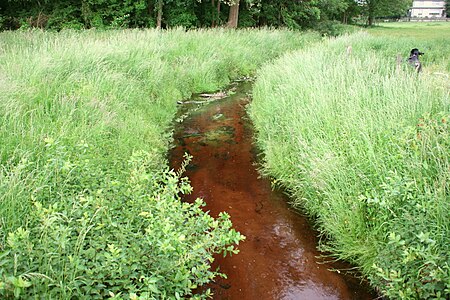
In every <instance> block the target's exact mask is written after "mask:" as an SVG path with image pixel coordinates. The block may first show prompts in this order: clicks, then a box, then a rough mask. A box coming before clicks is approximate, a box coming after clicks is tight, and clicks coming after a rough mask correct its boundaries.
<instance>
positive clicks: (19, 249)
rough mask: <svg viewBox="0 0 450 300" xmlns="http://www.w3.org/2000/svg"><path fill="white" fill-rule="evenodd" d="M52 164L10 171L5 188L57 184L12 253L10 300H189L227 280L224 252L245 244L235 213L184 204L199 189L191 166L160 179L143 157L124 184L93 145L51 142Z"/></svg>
mask: <svg viewBox="0 0 450 300" xmlns="http://www.w3.org/2000/svg"><path fill="white" fill-rule="evenodd" d="M74 153H76V155H75V156H74V155H73V154H74ZM43 158H44V159H45V160H46V161H51V162H52V163H51V164H43V165H40V164H39V163H38V162H33V161H22V162H20V163H19V165H17V166H15V170H14V171H10V172H2V179H3V180H4V181H5V180H6V181H7V180H14V177H17V176H21V174H18V173H22V175H23V176H26V173H28V172H33V170H36V169H39V170H40V171H39V173H40V176H46V177H47V178H48V179H49V185H48V186H45V187H42V188H40V189H36V190H35V191H33V193H32V194H31V198H32V201H33V205H34V208H33V210H32V211H31V212H30V214H29V216H28V217H27V221H26V224H24V226H23V227H19V228H17V229H16V230H14V231H13V232H9V233H8V235H7V237H6V243H5V245H3V246H2V250H1V254H0V257H1V260H0V264H1V271H0V295H2V297H3V298H5V297H6V298H8V297H13V296H14V297H16V298H21V299H29V298H32V297H33V295H46V296H45V297H47V298H49V299H50V298H51V299H72V298H73V297H77V298H80V297H81V298H83V299H104V298H110V297H112V298H114V299H122V298H124V299H130V298H131V299H133V297H134V295H136V297H138V298H139V299H164V298H171V297H175V298H178V299H180V298H182V297H184V296H186V295H191V293H192V290H193V289H195V288H196V287H198V286H200V285H202V284H204V283H206V282H208V281H209V280H212V279H213V278H214V277H215V276H216V275H218V274H219V273H218V272H216V271H214V270H211V269H210V263H211V262H212V261H213V260H214V258H213V255H214V254H215V253H223V254H224V255H226V254H231V253H236V252H237V250H236V249H235V247H234V246H233V244H235V243H239V241H241V240H242V239H243V237H242V235H240V234H239V233H238V232H236V231H235V230H234V229H232V228H231V221H230V220H229V216H228V215H227V214H226V213H222V214H221V215H220V216H219V218H218V219H214V218H212V217H211V216H210V215H209V214H208V213H206V212H204V211H202V209H201V207H202V206H203V205H204V202H203V201H202V200H201V199H197V200H196V201H195V202H194V203H186V202H182V201H181V200H180V196H181V195H183V194H186V193H189V192H190V191H191V190H192V188H191V187H190V185H189V183H188V181H187V178H181V172H182V171H183V169H182V170H180V171H179V172H178V173H177V172H174V171H169V170H166V171H161V172H155V171H154V170H153V169H152V168H149V164H150V163H151V159H152V155H151V153H147V152H144V151H138V152H135V153H133V155H132V156H131V157H130V158H129V160H128V162H127V167H126V168H124V170H122V174H120V175H119V177H115V176H118V174H108V172H107V171H102V170H99V169H98V168H97V166H95V165H94V166H93V165H91V163H90V162H89V161H90V159H91V153H90V151H89V146H88V145H86V144H84V143H83V144H81V145H77V147H76V149H70V148H67V147H66V146H63V145H60V144H59V143H57V142H55V141H52V140H47V144H46V150H45V154H44V157H43ZM188 162H189V160H187V161H186V162H185V164H187V163H188ZM184 166H185V165H184ZM184 166H183V168H184ZM86 179H88V180H89V181H90V184H85V183H84V181H85V180H86Z"/></svg>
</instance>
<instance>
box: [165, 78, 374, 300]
mask: <svg viewBox="0 0 450 300" xmlns="http://www.w3.org/2000/svg"><path fill="white" fill-rule="evenodd" d="M250 87H251V86H250V83H241V84H239V85H238V86H237V88H236V93H235V94H234V95H233V96H231V97H228V98H225V99H221V100H217V101H214V102H211V103H209V104H207V105H205V106H203V107H201V108H198V107H197V106H196V104H192V105H191V107H190V109H191V113H190V114H189V116H188V117H187V118H186V119H184V121H183V122H181V123H180V124H179V126H178V128H176V130H175V133H174V138H175V143H176V148H175V149H173V151H172V153H171V164H172V167H174V168H178V167H179V166H180V162H181V160H182V157H183V154H184V152H188V153H190V154H191V155H193V157H194V158H193V161H192V162H191V164H190V167H189V168H188V171H187V172H186V175H187V176H188V177H189V178H190V180H191V185H192V186H193V188H194V191H193V193H192V194H191V195H189V196H187V197H185V200H186V201H192V200H194V199H196V198H198V197H200V198H203V199H204V200H205V202H206V203H207V205H206V207H205V209H206V210H209V211H210V212H211V215H213V216H217V215H218V213H219V212H222V211H226V212H228V214H230V216H231V220H232V222H233V225H234V227H235V228H236V230H238V231H240V232H241V233H242V234H244V235H245V236H246V240H245V241H243V242H242V243H241V244H240V245H239V247H238V248H239V250H240V253H239V254H237V255H233V256H231V257H229V256H227V257H226V258H223V257H221V256H218V257H217V258H216V261H215V262H214V266H213V267H219V268H220V270H221V272H223V273H225V274H227V275H228V278H227V279H222V278H219V279H217V280H216V282H214V283H212V284H210V285H209V286H208V287H209V288H211V290H212V291H213V293H214V299H243V300H247V299H249V300H251V299H257V300H270V299H286V300H287V299H373V298H375V297H376V296H375V295H374V294H373V293H372V292H371V291H370V290H369V289H368V287H367V286H366V285H361V282H360V280H359V279H356V278H354V277H352V276H349V275H344V273H345V272H340V273H338V272H333V271H330V269H336V268H339V269H343V268H349V266H348V265H345V264H339V265H337V264H330V263H325V261H326V260H327V259H326V258H318V257H319V256H321V255H323V254H322V253H320V252H318V251H317V250H316V246H317V232H316V231H314V230H313V229H312V228H311V226H310V224H309V222H308V219H307V218H306V217H304V216H302V215H300V214H298V213H296V212H294V211H293V210H292V209H290V208H289V206H288V205H287V204H286V201H287V199H286V197H285V196H284V195H283V194H282V193H280V192H274V191H272V189H271V185H270V182H269V181H267V180H265V179H261V178H260V177H259V174H258V172H257V171H256V169H255V168H256V166H255V159H256V158H255V154H254V153H255V152H254V147H253V145H252V130H251V126H250V125H249V124H250V123H249V121H248V119H247V117H246V113H245V105H246V104H247V103H248V102H249V99H248V97H247V96H246V94H245V93H246V91H248V90H249V89H250ZM196 107H197V110H196V111H192V109H193V108H196ZM181 109H182V110H186V109H187V107H186V105H183V107H182V108H181ZM328 260H330V259H329V258H328Z"/></svg>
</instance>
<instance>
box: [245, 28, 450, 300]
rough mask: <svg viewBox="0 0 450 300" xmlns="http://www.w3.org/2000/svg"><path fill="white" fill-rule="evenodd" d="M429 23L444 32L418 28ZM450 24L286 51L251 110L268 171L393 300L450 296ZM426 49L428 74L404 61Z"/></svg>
mask: <svg viewBox="0 0 450 300" xmlns="http://www.w3.org/2000/svg"><path fill="white" fill-rule="evenodd" d="M402 26H405V27H407V28H408V29H407V31H408V34H406V35H405V36H406V37H401V35H403V34H402V33H401V32H402V29H401V27H402ZM428 27H432V28H433V31H434V30H436V31H437V30H438V29H439V28H441V29H442V30H441V31H439V33H438V32H434V34H433V35H426V37H425V36H422V35H417V36H416V35H413V36H412V33H413V32H412V31H411V30H409V29H412V28H414V30H420V29H422V28H425V30H427V28H428ZM447 28H448V25H447V24H442V25H441V24H438V23H436V24H435V25H434V26H433V25H428V24H405V25H403V24H394V25H392V24H389V25H388V26H386V27H382V28H376V29H373V30H370V31H369V32H370V33H371V32H374V33H376V35H377V36H373V35H372V34H367V33H364V32H361V33H357V34H354V35H350V36H344V37H339V38H336V39H333V40H329V41H324V42H323V43H321V44H319V45H317V46H314V47H310V48H308V49H305V50H301V51H298V52H295V53H291V54H288V55H285V56H284V57H282V58H281V59H279V60H278V61H276V62H274V63H273V64H271V65H267V66H265V67H264V68H263V69H262V70H261V71H260V72H259V73H258V79H257V82H256V84H255V87H254V100H253V102H252V103H251V106H250V108H249V112H250V116H251V119H252V120H253V122H254V124H255V127H256V130H257V137H256V142H257V144H258V146H259V147H260V149H261V150H262V151H263V153H264V164H263V168H262V172H263V173H264V174H266V175H268V176H271V177H273V178H274V182H275V183H276V184H278V185H280V186H282V187H284V188H286V189H287V190H288V191H289V192H290V193H291V195H292V197H293V200H292V203H293V205H294V206H296V207H298V208H300V209H304V210H306V211H307V212H308V213H309V214H310V215H311V216H313V218H314V219H315V221H316V224H317V227H318V229H319V230H320V231H321V232H322V237H323V238H322V243H321V247H322V249H324V250H328V251H331V252H332V253H334V254H335V255H336V257H338V258H342V259H345V260H349V261H351V262H353V263H354V264H355V265H356V266H358V267H359V269H360V270H361V271H362V272H363V274H364V275H365V276H367V277H368V278H369V279H370V281H371V284H372V285H373V287H374V288H375V289H377V290H378V291H380V292H381V293H382V294H384V295H387V296H388V297H389V298H392V299H428V298H437V299H445V298H448V297H449V295H450V257H449V253H450V248H449V245H450V222H449V213H448V212H449V211H450V186H449V182H450V161H449V156H450V152H449V149H450V144H449V141H450V128H449V125H448V122H449V118H450V98H449V87H450V80H449V71H450V68H449V59H450V36H448V35H447V33H448V31H447ZM392 32H395V34H392ZM393 35H394V36H393ZM396 35H397V36H396ZM349 47H351V51H349ZM415 47H417V48H419V49H421V50H423V51H424V52H425V53H426V54H425V56H424V57H423V64H424V70H423V72H422V73H421V74H416V73H414V71H413V70H412V69H411V68H410V67H409V66H408V65H407V64H406V63H405V61H403V62H402V64H401V65H400V66H397V63H396V57H397V55H398V54H400V55H402V56H403V57H406V56H407V55H408V54H409V50H410V49H411V48H415Z"/></svg>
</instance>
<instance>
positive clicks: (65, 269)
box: [0, 29, 318, 299]
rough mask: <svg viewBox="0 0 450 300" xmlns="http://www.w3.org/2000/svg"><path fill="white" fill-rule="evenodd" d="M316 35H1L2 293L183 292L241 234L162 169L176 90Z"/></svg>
mask: <svg viewBox="0 0 450 300" xmlns="http://www.w3.org/2000/svg"><path fill="white" fill-rule="evenodd" d="M317 39H318V36H316V35H313V34H309V35H300V34H298V33H294V32H291V31H273V30H259V31H251V30H247V31H227V30H224V29H218V30H198V31H188V32H185V31H184V30H182V29H177V30H171V31H164V32H163V31H157V30H126V31H107V32H96V31H84V32H71V31H63V32H60V33H49V32H42V31H30V32H3V33H0V227H1V231H0V265H1V268H0V295H2V297H12V296H16V297H23V298H29V297H40V296H39V295H47V296H48V297H49V298H52V299H70V298H72V297H77V298H80V297H81V298H83V297H86V298H89V299H94V298H105V297H115V299H120V298H121V297H125V298H129V297H131V298H132V299H133V297H135V296H136V295H137V296H141V297H144V298H145V299H153V298H158V299H160V298H169V297H172V298H173V297H177V298H179V297H183V296H185V295H189V294H190V293H191V290H192V289H195V288H196V287H197V286H198V285H201V284H203V283H205V282H208V281H209V280H211V279H212V278H213V277H214V276H216V275H217V273H216V272H214V271H212V270H210V269H209V262H210V261H211V260H212V254H213V253H224V254H226V253H230V252H235V249H234V248H233V246H232V244H234V243H237V242H239V241H240V240H241V239H242V237H241V236H240V235H239V234H238V233H237V232H235V231H234V230H232V229H231V223H230V221H229V220H228V217H227V216H226V215H223V216H221V217H220V218H219V219H218V220H214V219H212V218H211V217H209V216H208V215H207V214H206V213H203V212H202V211H201V210H200V207H201V205H202V202H201V201H199V202H197V203H195V204H186V203H184V204H183V203H181V202H180V201H179V194H180V193H187V192H189V191H190V188H189V186H188V185H187V183H186V182H185V181H184V180H182V181H181V182H179V181H180V180H181V179H180V174H175V173H174V172H170V171H168V170H167V162H166V153H167V150H168V148H169V146H170V142H171V133H170V127H171V122H172V118H173V116H174V114H175V111H176V109H177V108H176V101H177V100H180V99H182V98H187V97H189V96H190V95H191V93H194V92H202V91H212V90H216V89H219V88H221V87H223V86H224V85H226V84H227V83H228V82H229V81H230V80H231V79H233V78H236V77H238V76H242V75H249V74H252V73H253V72H254V71H255V70H256V69H257V68H258V67H259V66H260V65H261V64H262V63H263V62H266V61H268V60H270V59H272V58H274V57H276V56H278V55H280V54H281V53H283V52H285V51H288V50H290V49H298V48H300V47H303V46H305V45H306V44H309V43H311V42H313V41H315V40H317Z"/></svg>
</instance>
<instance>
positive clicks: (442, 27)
mask: <svg viewBox="0 0 450 300" xmlns="http://www.w3.org/2000/svg"><path fill="white" fill-rule="evenodd" d="M367 31H368V32H369V33H370V34H372V35H375V36H389V37H401V38H413V39H420V40H442V39H447V40H448V39H449V38H450V23H449V22H395V23H379V24H377V26H375V27H372V28H369V29H367Z"/></svg>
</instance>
